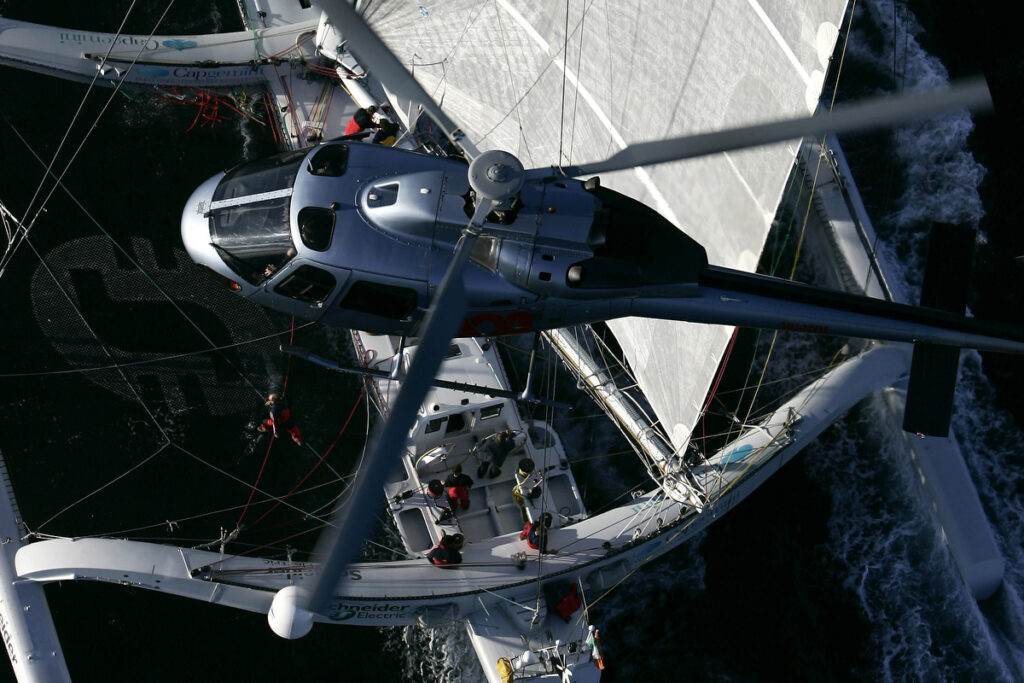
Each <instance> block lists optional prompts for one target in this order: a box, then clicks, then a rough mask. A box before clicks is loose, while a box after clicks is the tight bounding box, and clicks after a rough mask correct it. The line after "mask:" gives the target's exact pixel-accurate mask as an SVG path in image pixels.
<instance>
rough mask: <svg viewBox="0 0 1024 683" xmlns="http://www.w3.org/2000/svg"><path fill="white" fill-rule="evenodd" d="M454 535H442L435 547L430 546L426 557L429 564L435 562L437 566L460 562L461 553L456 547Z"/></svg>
mask: <svg viewBox="0 0 1024 683" xmlns="http://www.w3.org/2000/svg"><path fill="white" fill-rule="evenodd" d="M457 535H458V534H456V535H455V536H457ZM455 536H442V537H441V540H440V541H439V542H438V544H437V547H435V548H431V550H430V552H429V553H427V559H428V560H430V562H431V564H435V565H437V566H438V567H447V566H451V565H454V564H460V563H461V562H462V553H460V552H459V549H458V547H456V546H458V545H459V543H458V542H457V539H456V538H455Z"/></svg>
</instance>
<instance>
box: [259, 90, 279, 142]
mask: <svg viewBox="0 0 1024 683" xmlns="http://www.w3.org/2000/svg"><path fill="white" fill-rule="evenodd" d="M263 108H264V109H266V110H267V122H268V123H269V124H270V132H271V133H273V135H274V144H276V145H277V146H278V147H280V146H281V131H280V130H279V129H278V125H277V115H276V114H275V113H274V112H273V111H271V109H270V97H269V96H268V95H267V93H266V92H264V93H263Z"/></svg>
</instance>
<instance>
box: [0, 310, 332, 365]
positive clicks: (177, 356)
mask: <svg viewBox="0 0 1024 683" xmlns="http://www.w3.org/2000/svg"><path fill="white" fill-rule="evenodd" d="M312 325H316V322H313V321H310V322H306V323H303V324H301V325H299V326H298V327H296V328H294V329H292V330H281V331H280V332H271V333H269V334H265V335H263V336H261V337H253V338H252V339H246V340H244V341H240V342H235V343H233V344H221V345H220V346H214V347H212V348H208V349H197V350H195V351H184V352H182V353H172V354H169V355H166V356H157V357H155V358H146V359H144V360H136V361H129V362H123V363H113V364H111V365H96V366H93V367H90V368H71V369H68V370H47V371H45V372H44V371H37V372H0V378H3V379H11V378H18V377H49V376H51V375H79V374H86V373H90V372H104V371H107V370H117V369H119V368H136V367H139V366H143V365H153V364H157V363H166V362H167V361H171V360H178V359H181V358H188V357H191V356H198V355H202V354H206V353H210V352H211V351H227V350H230V349H236V348H239V347H242V346H249V345H250V344H258V343H260V342H265V341H267V340H268V339H273V338H274V337H280V336H282V335H285V334H289V333H294V330H301V329H304V328H307V327H310V326H312ZM289 358H290V356H289Z"/></svg>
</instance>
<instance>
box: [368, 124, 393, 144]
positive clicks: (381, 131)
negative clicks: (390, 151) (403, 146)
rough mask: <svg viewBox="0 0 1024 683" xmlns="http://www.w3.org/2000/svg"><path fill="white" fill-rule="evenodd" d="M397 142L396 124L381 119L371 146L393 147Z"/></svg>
mask: <svg viewBox="0 0 1024 683" xmlns="http://www.w3.org/2000/svg"><path fill="white" fill-rule="evenodd" d="M397 140H398V124H397V123H395V122H394V121H388V120H387V119H382V120H381V122H380V126H379V127H378V129H377V132H376V133H375V134H374V136H373V144H375V145H384V146H385V147H393V146H394V144H395V142H396V141H397Z"/></svg>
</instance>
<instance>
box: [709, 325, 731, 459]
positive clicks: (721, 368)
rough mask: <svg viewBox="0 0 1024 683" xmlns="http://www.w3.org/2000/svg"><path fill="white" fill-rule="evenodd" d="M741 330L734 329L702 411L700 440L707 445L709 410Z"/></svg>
mask: <svg viewBox="0 0 1024 683" xmlns="http://www.w3.org/2000/svg"><path fill="white" fill-rule="evenodd" d="M739 331H740V328H738V327H734V328H733V329H732V337H731V338H730V339H729V346H728V347H726V349H725V355H724V356H722V363H721V365H719V366H718V375H717V376H716V377H715V383H714V384H713V385H711V391H710V392H709V393H708V400H707V402H706V403H705V404H704V407H703V408H702V409H701V411H700V434H701V436H700V438H701V441H702V442H704V443H707V438H708V437H707V431H706V425H707V412H708V408H710V407H711V401H712V400H714V398H715V392H717V391H718V385H719V383H720V382H721V381H722V375H724V374H725V366H726V364H727V363H728V362H729V356H731V355H732V347H733V345H734V344H735V343H736V336H737V335H738V334H739Z"/></svg>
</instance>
